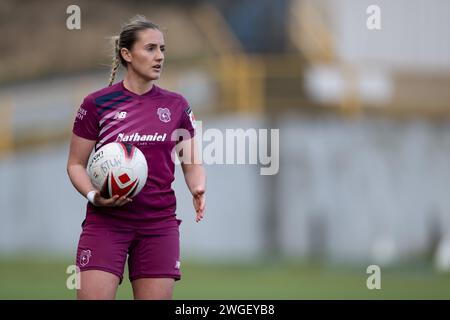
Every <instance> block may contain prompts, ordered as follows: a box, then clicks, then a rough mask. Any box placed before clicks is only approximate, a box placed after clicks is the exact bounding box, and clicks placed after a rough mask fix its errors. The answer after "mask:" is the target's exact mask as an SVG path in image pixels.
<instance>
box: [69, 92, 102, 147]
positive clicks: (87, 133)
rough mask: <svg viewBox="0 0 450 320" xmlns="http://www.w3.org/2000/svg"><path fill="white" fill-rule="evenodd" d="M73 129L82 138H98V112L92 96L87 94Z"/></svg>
mask: <svg viewBox="0 0 450 320" xmlns="http://www.w3.org/2000/svg"><path fill="white" fill-rule="evenodd" d="M72 131H73V133H75V134H76V135H77V136H80V137H82V138H85V139H88V140H97V138H98V134H99V124H98V114H97V108H96V105H95V102H94V100H93V98H92V97H91V96H87V97H86V98H85V99H84V101H83V103H82V104H81V106H80V108H79V109H78V111H77V114H76V116H75V121H74V123H73V130H72Z"/></svg>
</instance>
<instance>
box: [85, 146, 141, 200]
mask: <svg viewBox="0 0 450 320" xmlns="http://www.w3.org/2000/svg"><path fill="white" fill-rule="evenodd" d="M86 169H87V172H88V175H89V177H90V179H91V181H92V184H93V185H94V187H96V188H97V189H98V190H100V194H101V195H102V197H104V198H111V197H113V196H115V195H118V196H126V197H129V198H133V197H135V196H136V195H137V194H138V193H139V192H140V191H141V190H142V188H143V187H144V185H145V183H146V181H147V174H148V167H147V160H146V159H145V156H144V154H143V153H142V151H141V150H139V149H138V148H137V147H135V146H133V145H131V144H128V143H123V142H111V143H108V144H106V145H104V146H102V147H101V148H100V149H98V150H97V151H95V152H93V153H92V154H91V156H90V157H89V161H88V165H87V168H86Z"/></svg>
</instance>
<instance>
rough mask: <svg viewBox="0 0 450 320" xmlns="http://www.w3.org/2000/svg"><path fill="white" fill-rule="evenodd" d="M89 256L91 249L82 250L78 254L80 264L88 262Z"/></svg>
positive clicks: (83, 264)
mask: <svg viewBox="0 0 450 320" xmlns="http://www.w3.org/2000/svg"><path fill="white" fill-rule="evenodd" d="M90 257H91V250H83V251H81V254H80V265H81V266H82V267H84V266H85V265H87V264H88V263H89V258H90Z"/></svg>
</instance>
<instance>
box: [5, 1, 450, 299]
mask: <svg viewBox="0 0 450 320" xmlns="http://www.w3.org/2000/svg"><path fill="white" fill-rule="evenodd" d="M71 4H76V5H78V6H79V7H80V8H81V30H68V29H67V28H66V19H67V18H68V16H69V15H68V14H67V13H66V8H67V7H68V6H69V5H71ZM372 4H376V5H378V6H379V7H380V9H381V27H382V28H381V30H369V29H368V28H367V27H366V21H367V19H368V17H369V16H370V14H368V13H367V12H366V9H367V7H368V6H369V5H372ZM138 13H139V14H143V15H145V16H146V17H147V18H149V19H150V20H152V21H154V22H156V23H157V24H159V25H160V26H162V27H163V28H164V30H165V35H166V46H167V48H168V50H167V54H166V65H165V70H164V72H163V76H162V79H161V81H160V82H159V84H160V85H161V86H163V87H166V88H168V89H169V90H173V91H178V92H180V93H182V94H183V95H185V96H186V97H187V98H188V100H189V101H190V103H191V104H192V106H193V110H194V112H195V114H196V119H197V120H202V121H203V128H204V130H206V129H208V128H217V129H219V130H222V131H223V132H224V131H225V129H226V128H231V129H233V128H235V129H236V128H243V129H248V128H279V129H280V142H279V148H280V162H279V168H280V170H279V173H278V174H277V175H274V176H261V175H259V168H258V167H257V166H255V165H207V166H206V170H207V173H208V192H207V193H208V196H207V213H206V214H207V216H206V219H205V221H204V222H202V223H201V224H195V223H194V219H193V217H194V212H193V209H192V204H191V198H190V195H189V194H188V191H187V188H186V187H185V185H184V180H183V177H182V174H181V172H180V168H179V167H177V179H176V182H175V183H174V188H175V190H176V193H177V197H178V216H179V217H180V218H181V219H183V224H182V227H181V232H182V256H183V262H182V264H183V267H182V268H183V275H184V278H183V280H182V281H181V282H179V283H178V284H177V287H176V290H175V298H177V299H197V298H201V299H241V298H246V299H358V298H360V299H361V298H362V299H411V298H416V299H417V298H423V299H448V298H450V274H449V271H450V197H449V196H448V194H447V193H448V191H449V190H450V161H449V160H450V42H448V39H449V36H450V2H448V1H446V0H433V1H425V0H410V1H407V0H397V1H388V0H377V1H367V0H314V1H313V0H278V1H271V0H258V1H256V0H239V1H234V0H233V1H225V0H212V1H201V0H198V1H189V2H185V1H176V0H171V1H151V2H150V1H139V0H133V1H106V0H103V1H102V0H97V1H94V2H92V1H86V0H79V1H76V3H74V2H73V1H66V0H63V1H58V2H56V1H50V0H42V1H36V0H29V1H20V2H17V1H13V0H3V1H2V2H1V3H0V30H1V34H2V36H3V41H2V42H1V43H0V48H1V50H0V57H1V62H2V63H1V64H0V177H1V183H0V217H1V223H0V299H72V298H74V296H75V293H74V292H73V291H70V290H68V289H67V288H66V279H67V277H68V274H66V268H67V266H68V265H70V264H73V262H74V255H75V250H76V245H77V241H78V237H79V233H80V231H81V227H80V225H81V222H82V220H83V218H84V214H85V212H84V210H85V203H86V200H85V199H83V198H82V197H81V196H80V195H79V194H78V193H77V192H76V191H75V189H74V188H73V187H72V185H71V184H70V181H69V179H68V177H67V174H66V160H67V152H68V142H69V140H68V139H69V137H70V133H71V129H72V122H73V118H74V115H75V112H76V110H77V109H78V107H79V105H80V103H81V101H82V98H83V97H84V96H85V95H86V94H88V93H89V92H92V91H94V90H97V89H99V88H101V87H104V86H105V85H106V84H107V79H108V75H109V63H110V58H111V57H110V55H111V47H110V43H109V41H108V39H107V37H108V36H111V35H114V34H117V32H118V31H119V30H120V26H121V24H122V23H124V22H126V21H127V20H128V19H129V18H130V17H132V16H133V15H135V14H138ZM372 264H376V265H379V266H380V267H381V271H382V278H381V279H382V280H381V285H382V288H381V290H368V289H367V287H366V279H367V277H368V276H369V275H368V274H366V268H367V266H369V265H372ZM118 297H119V298H121V299H130V298H132V295H131V289H130V285H129V283H128V281H124V284H123V285H122V286H121V287H120V289H119V294H118Z"/></svg>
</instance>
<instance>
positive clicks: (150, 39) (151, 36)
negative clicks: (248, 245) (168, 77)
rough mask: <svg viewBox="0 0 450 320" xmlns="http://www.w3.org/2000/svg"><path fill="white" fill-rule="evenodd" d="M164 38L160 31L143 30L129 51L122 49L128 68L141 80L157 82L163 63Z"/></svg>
mask: <svg viewBox="0 0 450 320" xmlns="http://www.w3.org/2000/svg"><path fill="white" fill-rule="evenodd" d="M164 50H165V46H164V36H163V34H162V32H161V31H159V30H155V29H145V30H142V31H139V32H138V39H137V41H136V42H135V43H134V45H133V47H132V48H131V50H130V51H128V50H126V49H124V48H123V49H122V53H123V54H122V56H123V57H124V59H125V60H126V61H127V62H128V67H129V68H132V69H133V71H134V72H135V73H136V74H138V75H139V76H141V77H142V78H144V79H146V80H148V81H152V80H158V79H159V77H160V76H161V71H162V67H163V62H164Z"/></svg>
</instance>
